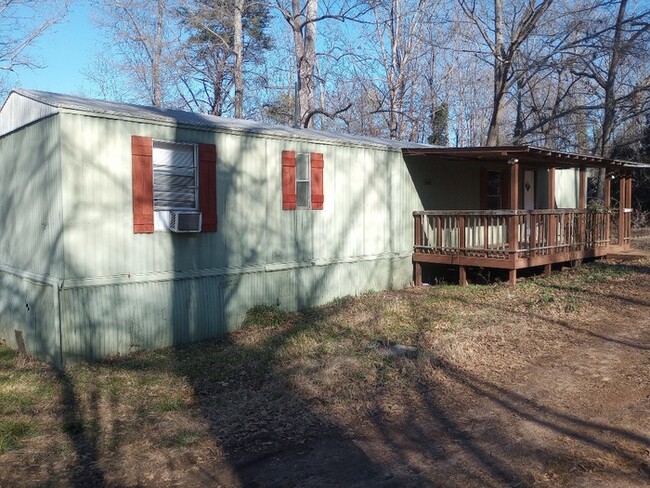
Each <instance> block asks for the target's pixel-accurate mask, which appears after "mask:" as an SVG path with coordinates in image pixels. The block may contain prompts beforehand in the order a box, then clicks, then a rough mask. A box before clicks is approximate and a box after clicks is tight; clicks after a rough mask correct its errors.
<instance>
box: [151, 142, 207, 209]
mask: <svg viewBox="0 0 650 488" xmlns="http://www.w3.org/2000/svg"><path fill="white" fill-rule="evenodd" d="M196 152H197V151H196V146H195V145H194V144H177V143H171V142H161V141H154V142H153V209H154V211H156V212H159V211H165V210H198V209H199V184H198V183H199V182H198V175H197V167H196V166H197V164H196V160H197V157H196V156H197V154H196Z"/></svg>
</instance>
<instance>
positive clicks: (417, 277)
mask: <svg viewBox="0 0 650 488" xmlns="http://www.w3.org/2000/svg"><path fill="white" fill-rule="evenodd" d="M413 274H414V278H413V280H414V282H415V286H422V263H418V262H415V263H413Z"/></svg>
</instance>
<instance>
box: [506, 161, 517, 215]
mask: <svg viewBox="0 0 650 488" xmlns="http://www.w3.org/2000/svg"><path fill="white" fill-rule="evenodd" d="M511 161H512V160H511ZM515 161H516V160H515ZM508 164H509V165H510V210H518V209H519V163H518V162H517V163H510V162H508Z"/></svg>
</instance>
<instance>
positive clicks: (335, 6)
mask: <svg viewBox="0 0 650 488" xmlns="http://www.w3.org/2000/svg"><path fill="white" fill-rule="evenodd" d="M275 8H276V9H277V11H278V12H279V13H280V15H281V16H282V18H284V20H285V21H286V22H287V25H288V26H289V28H290V29H291V34H292V37H293V48H294V54H295V70H296V104H297V108H298V109H297V115H298V119H299V120H298V121H297V123H298V125H299V126H300V127H308V126H311V125H312V123H313V122H312V121H313V115H314V114H315V113H321V114H330V115H331V114H333V113H337V112H339V111H340V110H341V109H342V108H343V107H336V108H335V109H334V110H327V109H326V107H317V104H316V101H317V100H318V95H317V80H316V65H317V55H318V52H317V48H316V35H317V25H318V24H319V23H320V22H322V21H325V20H337V21H346V20H351V21H354V20H358V19H360V18H362V17H363V15H364V13H365V12H366V11H367V7H366V6H365V5H364V4H363V3H362V2H361V1H356V0H352V1H351V2H349V1H348V0H341V1H333V2H332V4H331V5H330V4H329V3H327V2H323V3H322V5H319V0H275Z"/></svg>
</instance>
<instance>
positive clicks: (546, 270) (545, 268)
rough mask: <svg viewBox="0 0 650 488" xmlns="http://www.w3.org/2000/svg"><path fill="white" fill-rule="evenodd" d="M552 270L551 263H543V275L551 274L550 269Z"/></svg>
mask: <svg viewBox="0 0 650 488" xmlns="http://www.w3.org/2000/svg"><path fill="white" fill-rule="evenodd" d="M552 270H553V265H552V264H545V265H544V276H545V277H547V278H548V277H549V276H551V271H552Z"/></svg>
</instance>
